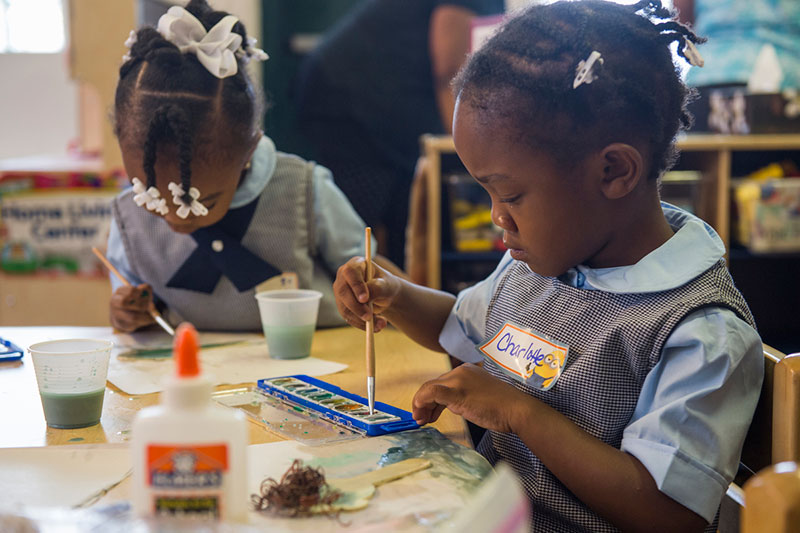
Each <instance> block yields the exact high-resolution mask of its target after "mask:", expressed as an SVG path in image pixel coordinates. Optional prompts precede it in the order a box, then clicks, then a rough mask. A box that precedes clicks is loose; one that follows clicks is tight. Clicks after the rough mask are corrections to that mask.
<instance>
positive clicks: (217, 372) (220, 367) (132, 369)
mask: <svg viewBox="0 0 800 533" xmlns="http://www.w3.org/2000/svg"><path fill="white" fill-rule="evenodd" d="M116 337H117V338H118V341H121V343H120V345H119V346H116V347H115V349H114V352H113V354H112V357H111V362H110V363H109V366H108V380H109V381H110V382H111V383H113V384H114V385H116V386H117V387H119V388H120V389H122V390H123V391H125V392H126V393H128V394H149V393H151V392H160V391H162V390H164V381H165V379H166V378H167V376H170V375H172V373H173V372H174V363H173V362H172V359H171V358H161V359H150V358H119V357H117V356H118V354H119V353H120V352H121V351H126V350H129V349H130V346H131V345H129V344H124V342H125V340H126V339H124V338H121V337H123V336H122V335H117V336H116ZM253 337H254V336H253V335H233V334H221V333H208V334H206V333H201V334H200V344H214V343H218V342H225V341H226V339H227V340H231V339H236V338H240V339H242V340H244V341H245V342H243V343H241V344H232V345H229V346H220V347H217V348H209V349H205V350H201V351H200V368H201V369H202V371H203V373H204V374H205V375H206V376H207V377H208V378H209V379H210V380H211V381H212V382H213V383H214V384H215V385H221V384H223V383H231V384H235V383H249V382H253V381H258V380H259V379H265V378H272V377H278V376H287V375H291V374H307V375H309V376H324V375H325V374H333V373H335V372H340V371H342V370H344V369H345V368H347V365H345V364H342V363H334V362H333V361H326V360H324V359H317V358H316V357H305V358H303V359H271V358H270V357H269V353H268V352H267V343H266V341H264V339H263V338H258V337H255V338H253ZM140 346H141V345H140Z"/></svg>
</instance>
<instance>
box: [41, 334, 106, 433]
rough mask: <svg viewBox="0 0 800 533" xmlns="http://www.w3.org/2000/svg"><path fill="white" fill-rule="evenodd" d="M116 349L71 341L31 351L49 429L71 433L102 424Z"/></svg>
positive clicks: (50, 343) (88, 341)
mask: <svg viewBox="0 0 800 533" xmlns="http://www.w3.org/2000/svg"><path fill="white" fill-rule="evenodd" d="M113 346H114V343H113V342H111V341H106V340H98V339H67V340H58V341H47V342H39V343H37V344H33V345H31V346H30V347H29V348H28V351H30V353H31V358H32V359H33V369H34V371H35V373H36V382H37V383H38V385H39V395H40V397H41V399H42V408H43V409H44V418H45V420H47V425H48V426H50V427H54V428H61V429H71V428H82V427H86V426H92V425H94V424H97V423H98V422H100V414H101V413H102V411H103V396H104V394H105V390H106V377H107V376H108V360H109V357H110V355H111V348H112V347H113Z"/></svg>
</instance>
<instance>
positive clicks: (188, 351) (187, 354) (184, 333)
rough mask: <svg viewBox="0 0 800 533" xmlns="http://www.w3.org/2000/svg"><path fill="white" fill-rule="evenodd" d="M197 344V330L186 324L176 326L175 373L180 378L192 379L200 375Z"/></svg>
mask: <svg viewBox="0 0 800 533" xmlns="http://www.w3.org/2000/svg"><path fill="white" fill-rule="evenodd" d="M198 351H199V344H198V342H197V330H196V329H194V326H193V325H191V324H190V323H188V322H184V323H182V324H181V325H180V326H178V329H177V331H176V332H175V346H174V348H173V353H174V357H175V371H176V372H175V373H176V375H177V376H178V377H181V378H193V377H196V376H199V375H200V365H199V362H198V360H197V352H198Z"/></svg>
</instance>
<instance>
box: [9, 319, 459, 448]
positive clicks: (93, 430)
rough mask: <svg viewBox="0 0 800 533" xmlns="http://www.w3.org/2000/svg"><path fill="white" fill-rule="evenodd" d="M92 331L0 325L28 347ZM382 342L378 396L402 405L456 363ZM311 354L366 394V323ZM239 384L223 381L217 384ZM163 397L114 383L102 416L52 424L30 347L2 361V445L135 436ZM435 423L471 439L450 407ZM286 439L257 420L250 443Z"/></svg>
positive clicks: (409, 344)
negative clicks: (77, 423) (340, 366)
mask: <svg viewBox="0 0 800 533" xmlns="http://www.w3.org/2000/svg"><path fill="white" fill-rule="evenodd" d="M93 329H94V328H93ZM86 331H87V330H86V329H84V328H80V327H0V337H2V338H5V339H8V340H11V341H12V342H14V343H16V344H17V345H19V346H20V347H23V348H27V347H28V346H29V345H31V344H33V343H35V342H39V341H42V340H47V339H54V338H80V337H85V336H86V333H85V332H86ZM82 332H84V333H82ZM109 332H110V329H109ZM375 345H376V347H375V349H376V354H377V363H376V389H377V390H376V397H377V399H378V400H379V401H381V402H385V403H388V404H391V405H394V406H396V407H400V408H402V409H406V410H411V400H412V398H413V397H414V393H415V392H416V391H417V389H418V388H419V385H421V384H422V383H423V382H425V381H426V380H429V379H432V378H434V377H436V376H439V375H440V374H442V373H444V372H447V371H448V370H449V369H450V363H449V362H448V359H447V356H446V355H445V354H441V353H436V352H433V351H431V350H428V349H426V348H423V347H421V346H418V345H417V344H415V343H414V342H413V341H412V340H411V339H409V338H408V337H406V336H405V335H404V334H403V333H401V332H399V331H397V330H394V329H387V330H384V331H382V332H380V333H379V334H377V335H376V336H375ZM311 355H312V356H314V357H318V358H320V359H327V360H330V361H336V362H340V363H345V364H347V365H348V367H347V368H346V369H345V370H344V371H342V372H339V373H336V374H329V375H327V376H323V378H322V379H324V380H325V381H327V382H329V383H332V384H334V385H337V386H339V387H342V388H344V389H345V390H348V391H350V392H353V393H356V394H359V395H361V396H364V397H366V395H367V394H366V379H365V364H364V333H363V332H362V331H359V330H356V329H353V328H336V329H327V330H319V331H317V332H316V334H315V336H314V343H313V345H312V349H311ZM239 386H241V385H236V386H220V387H218V390H223V389H226V388H235V387H239ZM157 402H158V394H147V395H142V396H130V395H128V394H126V393H124V392H122V391H121V390H119V389H118V388H117V387H115V386H114V385H112V384H111V383H108V384H107V386H106V395H105V400H104V404H103V415H102V417H101V419H100V424H97V425H95V426H91V427H88V428H81V429H54V428H49V427H47V425H46V424H45V420H44V414H43V412H42V406H41V403H40V400H39V393H38V389H37V386H36V376H35V375H34V371H33V363H32V362H31V358H30V355H29V354H27V353H26V354H25V357H24V358H23V359H22V362H16V363H0V448H8V447H28V446H52V445H61V444H86V443H120V442H126V441H127V440H129V439H130V428H131V423H132V421H133V418H134V416H135V415H136V412H137V411H138V410H139V409H141V408H143V407H146V406H149V405H153V404H156V403H157ZM433 427H435V428H436V429H438V430H439V431H440V432H442V433H443V434H444V435H446V436H447V437H449V438H450V439H451V440H453V441H455V442H458V443H460V444H463V445H465V446H471V441H470V438H469V433H468V432H467V429H466V424H465V423H464V420H463V419H462V418H461V417H459V416H456V415H454V414H452V413H450V412H449V411H445V412H444V413H443V414H442V416H441V418H440V419H439V420H438V421H437V422H436V423H435V424H433ZM279 440H283V438H282V437H281V436H279V435H276V434H274V433H271V432H269V431H267V430H266V429H264V428H263V427H261V426H259V425H257V424H255V423H250V443H251V444H260V443H265V442H275V441H279Z"/></svg>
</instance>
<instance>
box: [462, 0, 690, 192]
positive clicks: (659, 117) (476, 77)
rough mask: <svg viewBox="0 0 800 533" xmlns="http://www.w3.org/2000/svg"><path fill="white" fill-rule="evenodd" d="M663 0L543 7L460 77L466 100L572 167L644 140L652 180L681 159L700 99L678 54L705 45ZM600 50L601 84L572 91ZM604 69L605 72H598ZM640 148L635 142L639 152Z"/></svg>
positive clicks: (512, 26) (586, 0)
mask: <svg viewBox="0 0 800 533" xmlns="http://www.w3.org/2000/svg"><path fill="white" fill-rule="evenodd" d="M674 16H675V13H674V12H673V11H671V10H669V9H667V8H665V7H664V6H663V5H662V3H661V1H660V0H642V1H640V2H638V3H636V4H634V5H620V4H616V3H613V2H608V1H605V0H581V1H561V2H557V3H553V4H548V5H535V6H532V7H530V8H528V9H527V10H525V11H524V12H522V13H521V14H520V15H518V16H516V17H514V18H513V19H511V20H509V21H508V22H507V23H506V24H505V25H504V26H503V27H502V28H501V29H500V30H499V31H498V33H497V34H496V35H495V36H494V37H492V38H491V39H490V40H489V41H488V42H487V43H486V44H485V45H484V46H483V47H482V48H481V49H479V50H478V51H477V52H476V53H475V54H474V55H473V56H472V57H471V59H470V60H469V61H468V63H467V64H466V65H465V67H464V68H463V69H462V70H461V72H460V73H459V74H458V76H457V77H456V79H455V80H454V82H453V83H454V88H455V91H456V94H457V95H458V96H459V99H460V101H467V102H469V103H470V105H472V106H474V107H475V108H476V109H477V110H479V111H480V112H481V114H482V115H483V116H484V117H485V118H486V117H499V118H502V119H505V120H508V121H510V124H511V125H512V126H513V130H512V134H518V135H519V136H520V137H521V140H523V141H524V142H526V143H528V144H529V145H530V146H535V147H537V148H539V149H545V150H548V151H550V153H551V154H552V155H553V157H554V158H555V159H556V161H558V162H559V163H560V164H562V165H564V166H566V167H567V168H573V165H575V164H577V163H579V162H580V161H582V160H583V157H580V156H581V155H583V156H585V155H588V154H589V153H590V152H591V151H593V150H596V149H600V148H602V147H603V146H606V145H608V144H610V143H612V142H627V143H629V144H634V143H637V144H640V143H646V146H647V147H648V148H649V153H650V159H651V164H650V169H649V171H648V177H649V178H652V179H657V178H658V177H659V176H660V175H661V174H662V173H663V172H664V171H665V170H668V169H669V168H670V167H671V166H672V165H673V164H674V163H675V160H676V158H677V150H676V149H675V146H674V140H675V136H676V135H677V133H678V131H679V130H681V129H688V128H689V126H690V125H691V121H692V117H691V115H690V114H689V113H688V112H687V110H686V104H687V102H688V100H689V99H690V98H691V97H692V96H693V92H692V90H691V89H689V88H688V87H686V85H684V83H683V82H682V81H681V77H680V72H679V70H678V68H677V67H676V65H675V64H674V63H673V60H672V53H671V50H670V47H671V45H672V43H674V42H677V52H678V54H679V55H681V56H682V57H684V58H685V59H687V61H688V58H687V57H686V55H684V48H685V46H686V39H688V40H689V41H691V42H693V43H702V42H704V41H705V39H703V38H701V37H698V36H697V35H695V34H694V33H693V32H692V31H691V30H690V29H689V28H688V27H686V26H684V25H683V24H681V23H679V22H677V21H676V20H673V18H674ZM593 50H597V51H598V52H600V54H602V57H603V60H604V61H603V63H602V65H598V64H595V72H596V73H597V78H596V79H594V81H593V82H592V83H591V84H583V85H580V86H578V87H577V88H575V89H573V80H574V78H575V73H576V68H577V65H578V62H579V61H581V60H585V59H586V58H587V57H588V56H589V54H590V53H591V52H592V51H593ZM598 66H599V70H598ZM637 144H634V145H637Z"/></svg>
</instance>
